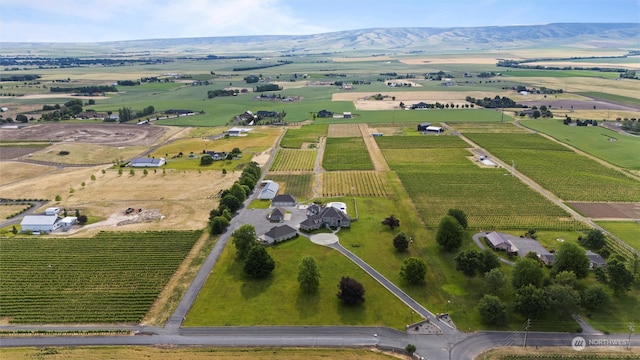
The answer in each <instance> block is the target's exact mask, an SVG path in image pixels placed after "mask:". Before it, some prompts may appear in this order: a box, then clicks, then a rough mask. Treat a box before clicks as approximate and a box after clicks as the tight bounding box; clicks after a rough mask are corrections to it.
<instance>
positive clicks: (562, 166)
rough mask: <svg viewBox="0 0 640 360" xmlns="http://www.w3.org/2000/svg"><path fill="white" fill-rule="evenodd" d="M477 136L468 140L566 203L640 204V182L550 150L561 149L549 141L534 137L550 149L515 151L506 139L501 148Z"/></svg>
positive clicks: (582, 158)
mask: <svg viewBox="0 0 640 360" xmlns="http://www.w3.org/2000/svg"><path fill="white" fill-rule="evenodd" d="M477 135H478V134H473V135H470V138H471V139H472V140H474V141H477V142H478V143H479V144H480V145H481V146H483V147H486V148H487V150H489V151H490V152H491V153H493V154H494V155H496V156H498V157H499V158H501V159H502V160H504V161H507V162H511V161H513V162H514V163H515V167H516V169H518V170H519V171H520V172H522V173H523V174H525V175H526V176H528V177H530V178H531V179H532V180H533V181H535V182H537V183H538V184H540V185H542V186H543V187H544V188H546V189H548V190H550V191H551V192H553V193H554V194H556V195H558V196H559V197H560V198H561V199H563V200H565V201H622V202H624V201H626V202H631V201H640V182H638V181H636V180H634V179H631V178H629V177H627V176H626V175H624V174H622V173H620V172H618V171H616V170H614V169H611V168H609V167H606V166H604V165H602V164H600V163H598V162H596V161H594V160H591V159H589V158H587V157H584V156H582V155H580V154H577V153H575V152H573V151H565V150H566V148H564V147H563V149H565V150H562V151H557V150H549V149H548V148H551V147H552V146H553V145H556V146H560V145H557V144H555V143H554V142H552V141H551V140H547V139H545V138H542V137H541V136H537V135H536V136H537V137H538V138H540V139H542V140H543V141H545V142H548V143H551V144H553V145H548V144H545V145H543V146H542V147H541V148H527V149H517V148H514V147H513V146H511V143H510V142H508V141H507V140H506V138H505V139H504V141H505V145H504V146H502V145H500V144H497V143H495V142H493V141H492V142H488V143H487V142H486V140H485V139H484V138H483V137H477ZM511 136H514V135H511ZM523 136H524V135H517V137H523ZM527 136H533V135H527ZM537 141H539V140H537Z"/></svg>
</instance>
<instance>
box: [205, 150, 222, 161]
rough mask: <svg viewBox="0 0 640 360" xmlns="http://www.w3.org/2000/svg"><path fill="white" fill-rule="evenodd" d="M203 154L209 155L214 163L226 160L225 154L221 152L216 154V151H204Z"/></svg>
mask: <svg viewBox="0 0 640 360" xmlns="http://www.w3.org/2000/svg"><path fill="white" fill-rule="evenodd" d="M205 153H206V154H207V155H211V158H212V159H213V160H214V161H219V160H224V159H226V158H227V153H226V152H224V151H222V152H216V151H205Z"/></svg>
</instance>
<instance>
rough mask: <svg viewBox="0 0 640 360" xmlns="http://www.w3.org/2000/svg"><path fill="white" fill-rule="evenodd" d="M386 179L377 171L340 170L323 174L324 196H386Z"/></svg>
mask: <svg viewBox="0 0 640 360" xmlns="http://www.w3.org/2000/svg"><path fill="white" fill-rule="evenodd" d="M385 185H386V184H385V179H384V177H383V175H382V174H381V173H378V172H375V171H338V172H325V173H323V174H322V196H325V197H335V196H378V197H386V196H387V189H386V186H385Z"/></svg>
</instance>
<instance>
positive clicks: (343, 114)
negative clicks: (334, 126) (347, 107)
mask: <svg viewBox="0 0 640 360" xmlns="http://www.w3.org/2000/svg"><path fill="white" fill-rule="evenodd" d="M342 117H343V118H345V119H351V118H352V117H353V116H352V115H351V112H349V111H345V112H343V113H342Z"/></svg>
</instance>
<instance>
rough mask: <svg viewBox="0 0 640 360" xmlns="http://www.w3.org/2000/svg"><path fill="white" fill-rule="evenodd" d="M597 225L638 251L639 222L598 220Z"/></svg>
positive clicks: (639, 241) (639, 243)
mask: <svg viewBox="0 0 640 360" xmlns="http://www.w3.org/2000/svg"><path fill="white" fill-rule="evenodd" d="M598 225H600V226H602V227H603V228H605V229H606V230H607V231H610V232H612V233H613V234H615V235H616V236H618V237H619V238H621V239H622V240H623V241H624V242H626V243H627V244H628V245H630V246H631V247H633V248H634V249H636V250H638V251H640V223H639V222H635V221H598Z"/></svg>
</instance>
